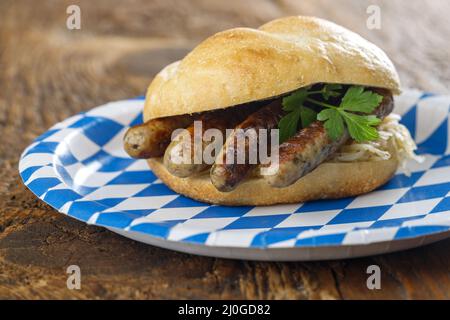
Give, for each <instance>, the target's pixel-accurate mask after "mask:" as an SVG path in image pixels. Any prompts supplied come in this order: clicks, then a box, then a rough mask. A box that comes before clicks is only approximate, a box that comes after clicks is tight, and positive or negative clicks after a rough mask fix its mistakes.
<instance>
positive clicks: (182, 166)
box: [164, 106, 255, 178]
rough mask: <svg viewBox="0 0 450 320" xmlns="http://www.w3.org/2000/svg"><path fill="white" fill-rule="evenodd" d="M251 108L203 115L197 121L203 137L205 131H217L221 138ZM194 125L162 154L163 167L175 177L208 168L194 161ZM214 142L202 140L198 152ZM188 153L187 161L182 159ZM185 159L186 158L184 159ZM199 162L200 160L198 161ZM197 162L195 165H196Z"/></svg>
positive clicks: (183, 176)
mask: <svg viewBox="0 0 450 320" xmlns="http://www.w3.org/2000/svg"><path fill="white" fill-rule="evenodd" d="M254 109H255V108H254V107H253V106H246V107H245V108H242V109H240V110H236V109H234V110H219V111H212V112H208V113H205V114H203V115H201V116H200V118H199V119H198V120H197V121H201V124H202V125H201V128H202V132H201V133H200V137H202V136H203V134H204V133H205V131H207V130H209V129H217V130H219V131H220V132H221V134H222V137H224V136H225V134H226V129H230V128H234V127H235V126H236V125H238V124H239V123H240V122H241V121H242V120H244V119H245V118H246V117H247V116H248V115H250V114H251V113H252V112H254ZM194 132H195V125H194V123H193V124H191V125H190V126H189V127H187V128H186V131H185V132H182V133H180V134H179V135H178V136H177V137H176V138H175V140H173V141H172V142H171V143H170V144H169V146H168V147H167V149H166V152H165V153H164V166H165V167H166V169H167V170H168V171H169V172H170V173H171V174H173V175H175V176H177V177H182V178H185V177H188V176H191V175H193V174H195V173H198V172H201V171H203V170H205V169H206V168H207V167H209V166H210V165H211V164H208V163H205V162H200V163H198V161H195V160H196V159H195V153H196V150H195V135H194ZM212 143H215V141H205V140H204V139H202V140H201V141H200V143H199V146H201V149H200V152H202V150H205V149H206V148H207V147H208V146H209V145H210V144H212ZM186 150H188V151H189V155H188V156H189V159H186V160H187V161H185V159H184V154H183V153H184V151H186ZM186 158H187V157H186ZM200 160H201V159H200ZM196 162H197V163H196Z"/></svg>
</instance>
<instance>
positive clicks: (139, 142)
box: [123, 115, 194, 159]
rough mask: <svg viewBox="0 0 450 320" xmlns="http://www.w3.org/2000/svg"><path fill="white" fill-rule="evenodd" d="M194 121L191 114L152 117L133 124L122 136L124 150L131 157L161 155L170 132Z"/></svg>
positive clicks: (166, 144) (141, 157)
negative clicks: (138, 123) (141, 122)
mask: <svg viewBox="0 0 450 320" xmlns="http://www.w3.org/2000/svg"><path fill="white" fill-rule="evenodd" d="M193 121H194V117H192V116H191V115H181V116H173V117H165V118H159V119H153V120H150V121H147V122H145V123H143V124H140V125H137V126H134V127H132V128H130V129H128V131H127V132H126V133H125V136H124V138H123V143H124V148H125V151H126V152H127V153H128V154H129V155H130V156H131V157H133V158H139V159H148V158H155V157H161V156H162V155H163V154H164V151H165V150H166V148H167V146H168V145H169V143H170V138H171V136H172V132H173V131H174V130H176V129H179V128H186V127H187V126H188V125H190V124H191V123H192V122H193Z"/></svg>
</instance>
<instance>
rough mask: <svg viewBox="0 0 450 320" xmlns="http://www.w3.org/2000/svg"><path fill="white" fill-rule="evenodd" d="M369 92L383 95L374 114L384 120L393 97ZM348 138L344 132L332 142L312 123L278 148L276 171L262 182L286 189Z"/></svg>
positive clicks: (380, 92)
mask: <svg viewBox="0 0 450 320" xmlns="http://www.w3.org/2000/svg"><path fill="white" fill-rule="evenodd" d="M372 90H373V91H375V92H377V93H379V94H381V95H383V100H382V102H381V103H380V105H379V106H378V107H377V108H376V109H375V111H374V114H375V115H376V116H377V117H378V118H380V119H383V118H385V117H386V116H387V115H388V114H389V113H391V111H392V109H393V107H394V103H393V98H392V95H391V93H390V92H389V91H388V90H385V89H372ZM349 137H350V136H349V134H348V131H347V129H345V130H344V134H343V135H342V137H341V138H340V139H338V140H336V141H332V140H331V139H330V138H329V137H328V134H327V132H326V130H325V128H324V126H323V122H320V121H316V122H313V123H312V124H311V125H310V126H308V127H307V128H304V129H301V130H300V131H298V132H297V133H296V134H295V135H294V136H293V137H291V138H290V139H288V140H287V141H285V142H284V143H282V144H281V145H280V149H279V167H278V170H277V172H276V173H275V174H273V175H266V176H264V179H266V181H267V182H268V183H269V184H270V185H271V186H273V187H277V188H283V187H287V186H289V185H291V184H293V183H295V182H296V181H297V180H298V179H300V178H301V177H303V176H305V175H306V174H307V173H309V172H311V171H312V170H314V169H315V168H316V167H317V166H318V165H319V164H321V163H322V162H323V161H325V160H326V159H327V158H328V157H329V156H330V155H331V154H333V153H334V152H336V150H337V149H338V148H339V147H340V146H342V145H343V144H344V143H345V142H346V141H347V140H348V139H349Z"/></svg>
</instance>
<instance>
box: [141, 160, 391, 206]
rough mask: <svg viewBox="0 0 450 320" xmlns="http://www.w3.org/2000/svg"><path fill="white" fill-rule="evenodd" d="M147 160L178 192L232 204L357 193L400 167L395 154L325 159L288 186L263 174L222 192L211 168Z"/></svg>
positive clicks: (260, 203)
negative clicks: (179, 169)
mask: <svg viewBox="0 0 450 320" xmlns="http://www.w3.org/2000/svg"><path fill="white" fill-rule="evenodd" d="M148 163H149V166H150V168H151V169H152V171H153V172H154V173H155V174H156V175H157V176H158V177H159V178H160V179H161V180H162V181H163V182H164V183H165V184H166V185H167V186H168V187H169V188H171V189H172V190H174V191H175V192H177V193H180V194H182V195H185V196H187V197H190V198H193V199H196V200H200V201H203V202H208V203H214V204H222V205H230V206H238V205H273V204H280V203H294V202H305V201H311V200H318V199H336V198H344V197H349V196H355V195H359V194H363V193H366V192H370V191H372V190H374V189H376V188H378V187H379V186H381V185H383V184H384V183H386V182H387V181H388V180H389V179H390V178H391V177H392V176H393V175H394V173H395V171H396V170H397V167H398V160H397V157H396V156H395V155H394V156H393V157H391V159H389V160H383V161H365V162H352V163H330V162H326V163H322V164H321V165H320V166H319V167H317V168H316V169H315V170H314V171H313V172H311V173H309V174H307V175H306V176H305V177H303V178H301V179H300V180H298V181H297V182H296V183H294V184H292V185H291V186H289V187H286V188H273V187H271V186H270V185H269V184H267V182H265V181H264V179H262V178H252V179H249V180H246V181H244V182H243V183H241V184H240V185H239V186H237V188H236V189H234V190H233V191H231V192H220V191H218V190H217V189H216V188H215V187H214V186H213V184H212V183H211V181H210V177H209V172H207V173H203V174H201V175H197V176H193V177H188V178H178V177H175V176H173V175H171V174H170V173H169V172H168V171H167V170H166V168H165V167H164V165H163V164H162V162H161V159H150V160H148Z"/></svg>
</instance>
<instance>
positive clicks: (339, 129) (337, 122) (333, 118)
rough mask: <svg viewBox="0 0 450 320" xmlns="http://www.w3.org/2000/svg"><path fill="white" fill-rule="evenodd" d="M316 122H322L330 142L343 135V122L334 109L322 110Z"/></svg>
mask: <svg viewBox="0 0 450 320" xmlns="http://www.w3.org/2000/svg"><path fill="white" fill-rule="evenodd" d="M317 120H319V121H324V124H323V126H324V127H325V130H327V134H328V136H329V137H330V139H331V140H333V141H335V140H337V139H339V138H340V137H341V136H342V135H343V134H344V129H345V127H344V121H343V120H342V116H341V115H340V114H339V111H337V110H335V109H323V110H322V111H320V113H319V114H318V115H317Z"/></svg>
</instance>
